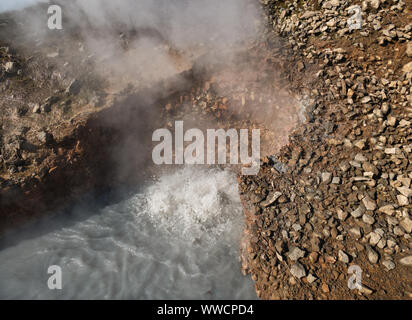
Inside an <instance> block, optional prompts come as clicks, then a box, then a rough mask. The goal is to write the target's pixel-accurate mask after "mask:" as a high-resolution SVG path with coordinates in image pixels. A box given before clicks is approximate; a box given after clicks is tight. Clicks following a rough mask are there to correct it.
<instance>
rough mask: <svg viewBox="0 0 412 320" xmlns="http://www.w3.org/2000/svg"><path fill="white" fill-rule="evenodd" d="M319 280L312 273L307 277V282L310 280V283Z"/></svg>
mask: <svg viewBox="0 0 412 320" xmlns="http://www.w3.org/2000/svg"><path fill="white" fill-rule="evenodd" d="M317 279H318V278H316V277H315V276H314V275H312V274H311V273H309V275H308V276H307V277H306V280H308V283H309V284H311V283H314V282H315V281H316V280H317Z"/></svg>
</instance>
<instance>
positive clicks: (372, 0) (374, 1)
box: [369, 0, 381, 10]
mask: <svg viewBox="0 0 412 320" xmlns="http://www.w3.org/2000/svg"><path fill="white" fill-rule="evenodd" d="M369 4H370V6H371V8H373V9H375V10H378V9H379V7H380V5H381V2H380V0H369Z"/></svg>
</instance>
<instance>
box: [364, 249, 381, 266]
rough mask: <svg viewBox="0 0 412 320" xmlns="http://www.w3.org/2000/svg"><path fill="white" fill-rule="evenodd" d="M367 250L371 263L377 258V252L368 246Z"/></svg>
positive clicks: (376, 260) (375, 261)
mask: <svg viewBox="0 0 412 320" xmlns="http://www.w3.org/2000/svg"><path fill="white" fill-rule="evenodd" d="M367 251H368V252H367V254H368V259H369V261H370V262H371V263H373V264H375V263H377V262H378V260H379V254H378V253H377V252H376V251H375V250H373V249H372V248H368V250H367Z"/></svg>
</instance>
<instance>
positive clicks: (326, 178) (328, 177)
mask: <svg viewBox="0 0 412 320" xmlns="http://www.w3.org/2000/svg"><path fill="white" fill-rule="evenodd" d="M331 180H332V174H331V173H330V172H322V182H323V183H330V182H331Z"/></svg>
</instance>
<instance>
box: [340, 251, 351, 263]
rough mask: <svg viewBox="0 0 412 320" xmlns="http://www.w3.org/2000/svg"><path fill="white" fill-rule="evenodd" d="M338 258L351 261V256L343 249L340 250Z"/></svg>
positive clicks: (344, 261)
mask: <svg viewBox="0 0 412 320" xmlns="http://www.w3.org/2000/svg"><path fill="white" fill-rule="evenodd" d="M338 259H339V261H341V262H343V263H349V256H348V255H347V254H346V253H345V252H344V251H342V250H339V252H338Z"/></svg>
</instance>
